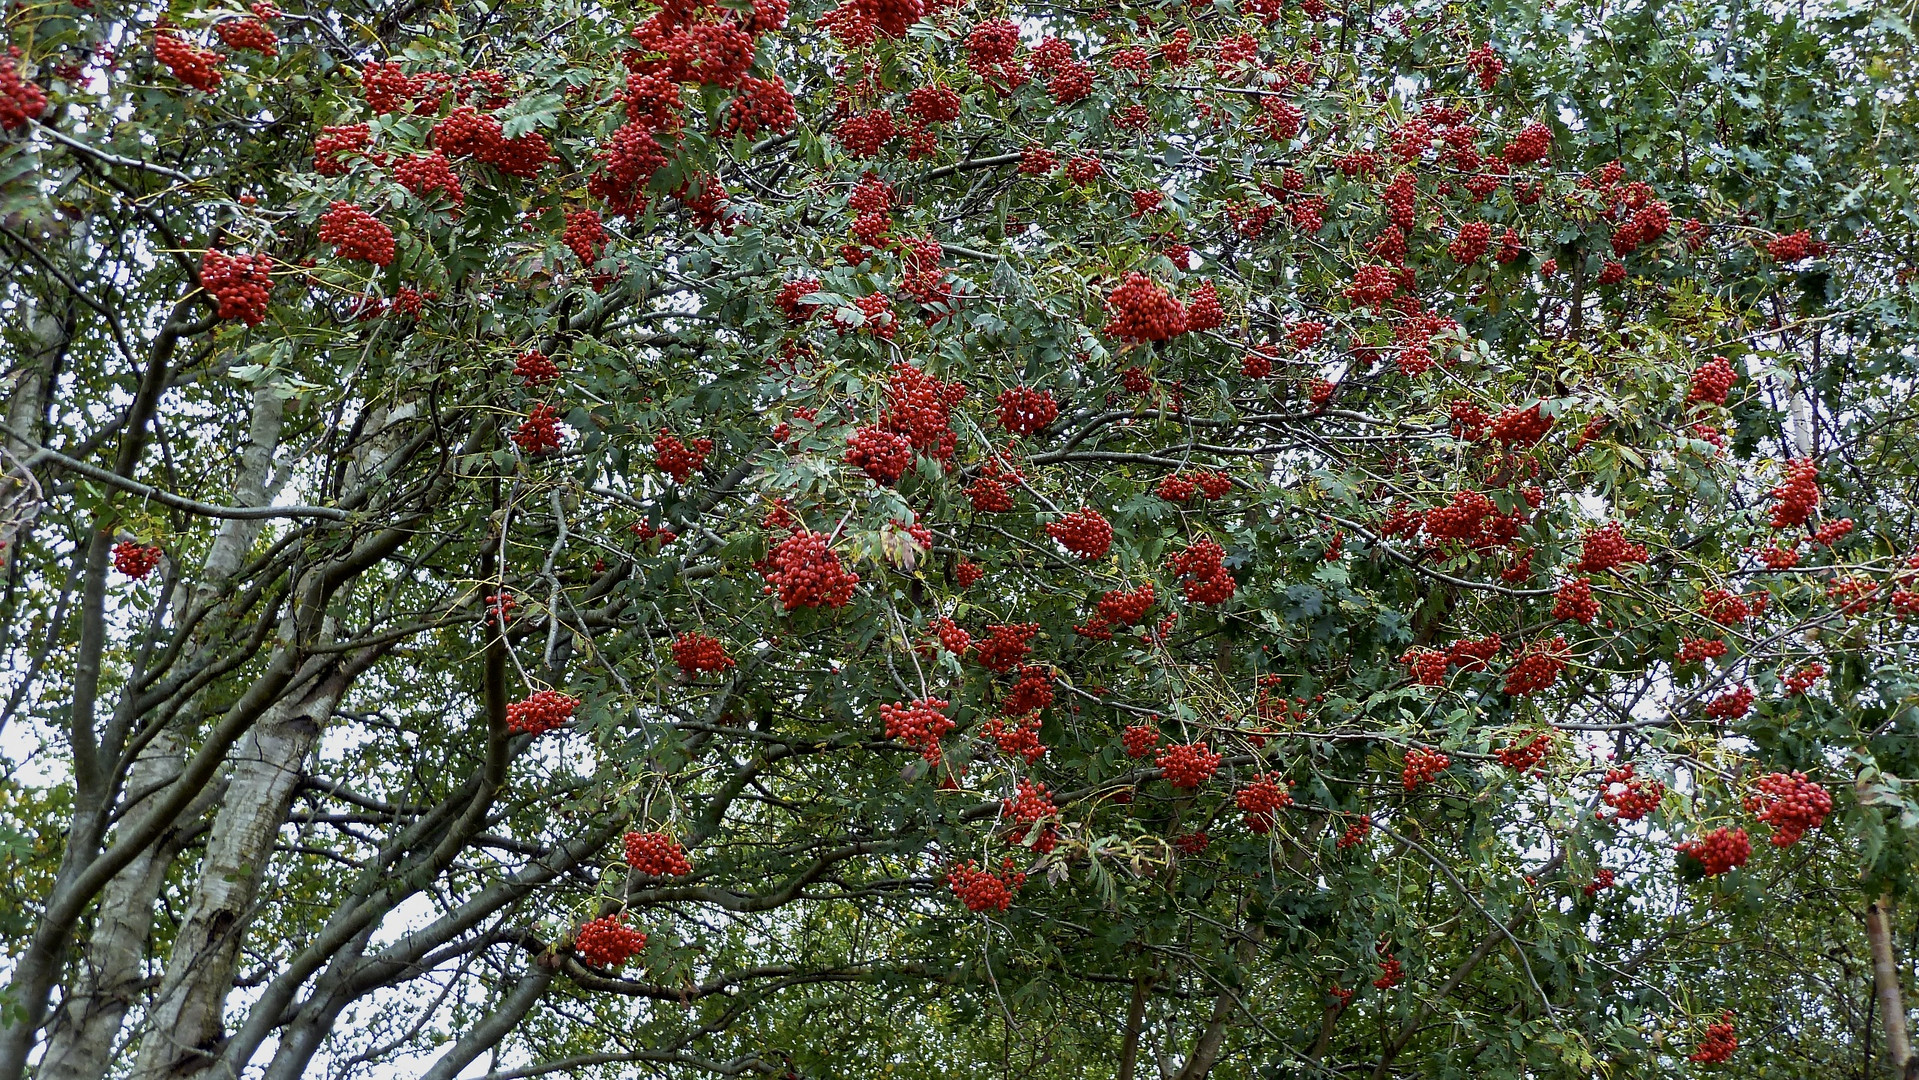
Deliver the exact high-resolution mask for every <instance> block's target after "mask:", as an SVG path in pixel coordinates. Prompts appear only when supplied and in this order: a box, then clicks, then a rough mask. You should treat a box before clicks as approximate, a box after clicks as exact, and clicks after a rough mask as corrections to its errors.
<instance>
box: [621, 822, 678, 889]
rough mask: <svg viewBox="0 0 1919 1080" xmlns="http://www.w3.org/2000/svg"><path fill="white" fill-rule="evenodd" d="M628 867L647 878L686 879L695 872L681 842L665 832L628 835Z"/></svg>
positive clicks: (632, 833)
mask: <svg viewBox="0 0 1919 1080" xmlns="http://www.w3.org/2000/svg"><path fill="white" fill-rule="evenodd" d="M626 865H627V866H628V867H629V868H631V869H632V870H633V872H634V873H636V874H645V875H646V876H647V877H657V878H674V877H685V876H686V875H688V874H690V873H692V872H693V864H692V863H690V862H688V861H687V858H686V852H685V851H684V850H682V849H681V847H680V842H679V841H678V840H675V839H673V838H672V837H671V836H668V835H667V834H665V833H663V832H648V833H639V832H630V833H627V834H626Z"/></svg>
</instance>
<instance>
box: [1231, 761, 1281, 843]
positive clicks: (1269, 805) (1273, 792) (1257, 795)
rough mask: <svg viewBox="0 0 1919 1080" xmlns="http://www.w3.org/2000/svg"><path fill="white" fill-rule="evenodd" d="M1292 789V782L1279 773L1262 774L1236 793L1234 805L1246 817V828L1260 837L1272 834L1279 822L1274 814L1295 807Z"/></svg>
mask: <svg viewBox="0 0 1919 1080" xmlns="http://www.w3.org/2000/svg"><path fill="white" fill-rule="evenodd" d="M1291 787H1292V781H1290V780H1286V779H1283V778H1281V777H1280V776H1279V774H1278V773H1261V774H1260V775H1258V776H1255V777H1253V780H1252V783H1250V784H1247V785H1246V786H1245V787H1243V788H1240V789H1239V791H1237V792H1235V793H1234V795H1233V805H1234V806H1236V807H1238V808H1239V809H1240V810H1241V811H1242V812H1243V813H1244V814H1245V815H1246V816H1245V818H1244V823H1245V825H1246V828H1248V829H1250V830H1251V831H1253V832H1254V833H1257V834H1259V835H1260V836H1264V835H1266V834H1267V833H1269V832H1272V831H1273V826H1274V825H1275V824H1276V823H1277V821H1278V819H1277V818H1276V817H1275V816H1274V812H1275V811H1278V810H1282V809H1284V808H1286V807H1288V806H1291V805H1293V793H1292V792H1291V791H1290V790H1288V789H1289V788H1291Z"/></svg>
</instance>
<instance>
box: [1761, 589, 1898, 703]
mask: <svg viewBox="0 0 1919 1080" xmlns="http://www.w3.org/2000/svg"><path fill="white" fill-rule="evenodd" d="M1898 595H1899V594H1898V593H1894V594H1893V597H1894V599H1895V601H1896V600H1897V598H1898ZM1825 674H1826V665H1824V664H1821V663H1817V662H1815V663H1811V664H1807V665H1806V666H1805V667H1802V668H1800V669H1799V670H1798V671H1795V672H1793V673H1792V674H1790V675H1787V676H1786V677H1785V678H1783V679H1781V680H1779V681H1780V682H1781V683H1783V684H1785V687H1786V693H1788V694H1803V693H1805V692H1806V691H1808V690H1810V689H1812V684H1813V683H1816V682H1818V681H1819V680H1820V679H1821V678H1824V677H1825Z"/></svg>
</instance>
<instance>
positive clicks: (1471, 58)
mask: <svg viewBox="0 0 1919 1080" xmlns="http://www.w3.org/2000/svg"><path fill="white" fill-rule="evenodd" d="M1466 70H1467V71H1470V72H1472V73H1473V74H1475V75H1477V76H1479V88H1480V89H1481V90H1484V91H1486V92H1488V93H1491V92H1492V88H1493V85H1494V84H1495V83H1497V82H1498V81H1499V73H1500V72H1502V71H1504V70H1506V62H1505V61H1504V60H1501V59H1500V58H1499V54H1498V53H1495V52H1493V47H1492V46H1491V45H1481V46H1479V47H1478V48H1476V49H1474V50H1473V51H1472V52H1469V53H1467V54H1466Z"/></svg>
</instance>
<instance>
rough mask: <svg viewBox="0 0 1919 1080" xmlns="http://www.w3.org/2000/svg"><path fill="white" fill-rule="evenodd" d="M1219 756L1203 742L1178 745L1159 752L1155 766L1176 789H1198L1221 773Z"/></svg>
mask: <svg viewBox="0 0 1919 1080" xmlns="http://www.w3.org/2000/svg"><path fill="white" fill-rule="evenodd" d="M1219 761H1220V758H1219V755H1218V754H1216V753H1214V752H1213V751H1212V749H1211V748H1210V747H1208V746H1207V745H1206V744H1205V743H1203V742H1198V743H1176V744H1174V745H1171V746H1168V747H1167V748H1166V749H1164V750H1161V751H1160V752H1159V757H1158V758H1156V759H1154V764H1156V765H1158V766H1159V769H1160V774H1161V775H1162V776H1164V777H1165V778H1166V782H1167V783H1169V784H1171V785H1173V786H1174V787H1176V788H1196V787H1198V786H1199V785H1201V784H1203V783H1205V782H1206V781H1207V780H1208V779H1209V778H1210V777H1211V776H1212V775H1213V774H1214V773H1215V772H1218V771H1219Z"/></svg>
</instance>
